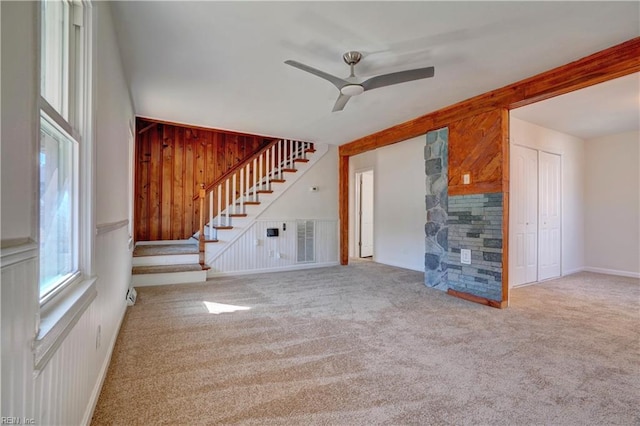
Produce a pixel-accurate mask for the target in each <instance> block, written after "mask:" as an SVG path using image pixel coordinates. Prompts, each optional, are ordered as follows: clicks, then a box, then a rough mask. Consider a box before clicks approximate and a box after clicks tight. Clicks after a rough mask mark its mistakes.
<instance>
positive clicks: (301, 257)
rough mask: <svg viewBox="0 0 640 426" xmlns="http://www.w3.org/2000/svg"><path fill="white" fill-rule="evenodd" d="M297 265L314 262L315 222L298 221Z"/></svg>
mask: <svg viewBox="0 0 640 426" xmlns="http://www.w3.org/2000/svg"><path fill="white" fill-rule="evenodd" d="M297 236H298V238H297V244H298V250H297V252H298V257H297V262H298V263H312V262H315V260H316V256H315V222H314V221H313V220H300V221H298V223H297Z"/></svg>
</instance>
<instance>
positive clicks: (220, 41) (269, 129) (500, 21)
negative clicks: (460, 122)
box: [112, 1, 640, 144]
mask: <svg viewBox="0 0 640 426" xmlns="http://www.w3.org/2000/svg"><path fill="white" fill-rule="evenodd" d="M112 10H113V17H114V21H115V24H116V29H117V33H118V40H119V44H120V48H121V52H122V57H123V63H124V68H125V74H126V77H127V80H128V82H129V84H130V88H131V93H132V97H133V101H134V105H135V111H136V114H138V115H141V116H147V117H154V118H158V119H164V120H169V121H175V122H182V123H188V124H194V125H202V126H208V127H215V128H223V129H229V130H236V131H241V132H248V133H256V134H263V135H272V136H278V137H285V138H297V139H302V140H307V141H314V142H321V143H330V144H343V143H346V142H349V141H351V140H353V139H356V138H359V137H362V136H365V135H368V134H370V133H373V132H376V131H378V130H382V129H384V128H387V127H390V126H393V125H396V124H398V123H401V122H403V121H407V120H410V119H412V118H415V117H418V116H420V115H423V114H426V113H428V112H431V111H435V110H437V109H439V108H442V107H445V106H447V105H450V104H453V103H455V102H458V101H461V100H464V99H467V98H469V97H472V96H475V95H478V94H481V93H484V92H487V91H489V90H493V89H496V88H499V87H502V86H505V85H507V84H510V83H513V82H515V81H518V80H521V79H523V78H526V77H530V76H532V75H535V74H538V73H540V72H543V71H546V70H549V69H551V68H554V67H557V66H560V65H563V64H566V63H568V62H571V61H573V60H576V59H579V58H581V57H584V56H586V55H588V54H591V53H594V52H597V51H600V50H602V49H605V48H608V47H610V46H613V45H616V44H618V43H621V42H623V41H626V40H629V39H631V38H634V37H638V36H640V2H635V1H633V2H576V1H570V2H482V1H473V2H427V1H425V2H363V1H358V2H268V1H262V2H202V1H200V2H179V1H173V2H149V1H144V2H133V1H132V2H114V3H112ZM349 50H359V51H361V52H363V53H364V55H365V57H364V59H363V60H362V62H361V63H360V64H359V65H358V66H356V75H357V76H359V77H360V78H362V79H366V78H368V77H371V76H374V75H379V74H383V73H388V72H394V71H401V70H405V69H410V68H418V67H426V66H431V65H433V66H435V68H436V73H435V77H434V78H431V79H426V80H419V81H414V82H409V83H403V84H400V85H396V86H390V87H385V88H380V89H376V90H373V91H370V92H366V93H364V94H362V95H361V96H358V97H354V98H352V99H351V100H350V102H349V103H348V104H347V106H346V108H345V109H344V111H342V112H337V113H332V112H331V108H332V107H333V103H334V102H335V99H336V98H337V96H338V90H337V89H336V88H335V87H334V86H332V85H331V84H330V83H329V82H327V81H325V80H322V79H320V78H318V77H316V76H313V75H311V74H308V73H305V72H303V71H300V70H298V69H295V68H292V67H290V66H287V65H285V64H284V63H283V62H284V61H285V60H287V59H293V60H296V61H299V62H303V63H305V64H308V65H310V66H312V67H315V68H319V69H321V70H323V71H326V72H328V73H330V74H334V75H337V76H339V77H346V76H347V75H348V67H347V66H346V65H345V64H344V63H343V62H342V58H341V55H342V53H344V52H346V51H349Z"/></svg>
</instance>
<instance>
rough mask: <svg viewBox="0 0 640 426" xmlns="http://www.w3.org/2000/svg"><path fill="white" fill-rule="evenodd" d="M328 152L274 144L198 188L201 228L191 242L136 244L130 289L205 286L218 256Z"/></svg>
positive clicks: (303, 145)
mask: <svg viewBox="0 0 640 426" xmlns="http://www.w3.org/2000/svg"><path fill="white" fill-rule="evenodd" d="M327 150H328V147H327V146H320V147H319V149H317V148H316V147H315V146H314V145H313V144H311V143H308V142H299V141H291V140H278V141H274V142H272V143H271V144H269V145H268V146H266V147H264V148H263V149H262V150H260V151H259V152H257V153H256V154H255V155H253V156H252V157H250V158H249V159H248V160H247V161H245V162H244V163H242V164H240V165H238V166H237V167H235V168H234V169H232V170H231V171H229V172H228V173H226V174H225V175H223V176H222V177H221V178H219V179H218V180H216V181H215V182H213V183H212V184H210V185H208V186H205V185H204V184H203V185H202V187H201V189H200V193H199V194H198V195H197V197H194V202H198V203H199V205H200V208H199V215H200V229H199V230H198V231H197V232H195V233H194V236H193V237H192V238H191V239H189V240H179V241H151V242H138V243H136V247H135V249H134V252H133V269H132V282H133V285H134V286H148V285H164V284H179V283H194V282H204V281H206V279H207V271H208V270H209V269H210V266H209V265H215V261H216V258H218V257H219V256H220V255H221V254H222V253H223V252H224V251H225V250H226V249H228V248H229V247H230V246H231V245H232V244H233V243H234V242H235V241H236V240H237V239H238V238H240V237H241V236H242V235H243V234H244V233H245V232H246V231H247V230H248V229H249V227H250V226H251V225H252V224H253V223H254V222H255V220H256V219H257V218H258V217H259V216H260V215H261V214H262V213H263V212H264V211H265V210H266V209H267V207H269V205H271V203H273V202H274V201H275V200H276V199H277V198H278V197H280V195H282V194H283V193H284V192H285V191H286V190H287V189H288V188H290V187H291V186H292V185H293V184H294V183H295V181H296V180H298V179H299V178H300V176H302V175H303V174H304V173H305V172H306V171H307V170H309V169H310V168H311V167H312V166H313V165H314V164H315V163H316V162H317V161H318V160H319V159H320V158H321V157H322V156H323V155H324V154H325V153H326V152H327Z"/></svg>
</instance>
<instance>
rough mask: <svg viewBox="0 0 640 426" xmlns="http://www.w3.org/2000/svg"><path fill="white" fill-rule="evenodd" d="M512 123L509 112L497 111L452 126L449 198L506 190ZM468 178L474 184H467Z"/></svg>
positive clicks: (465, 119)
mask: <svg viewBox="0 0 640 426" xmlns="http://www.w3.org/2000/svg"><path fill="white" fill-rule="evenodd" d="M508 120H509V113H508V111H507V110H506V109H496V110H493V111H489V112H485V113H482V114H478V115H474V116H471V117H466V118H463V119H462V120H458V121H455V122H453V123H451V124H449V195H466V194H484V193H488V192H501V191H502V190H503V187H504V186H503V183H504V182H505V179H508V175H506V174H505V171H506V168H505V162H506V160H507V159H506V158H505V155H504V153H503V150H504V146H505V144H508V141H507V140H506V136H507V131H508V130H507V129H508ZM507 154H508V153H507ZM464 174H469V175H470V178H471V183H470V184H467V185H465V184H463V180H462V176H463V175H464Z"/></svg>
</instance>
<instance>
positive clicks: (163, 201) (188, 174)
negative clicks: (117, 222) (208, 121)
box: [134, 118, 270, 241]
mask: <svg viewBox="0 0 640 426" xmlns="http://www.w3.org/2000/svg"><path fill="white" fill-rule="evenodd" d="M136 127H137V129H138V130H137V134H136V159H135V160H136V161H135V167H136V170H135V175H136V182H135V219H134V222H135V223H134V229H135V239H136V241H156V240H178V239H186V238H189V237H190V236H191V235H193V233H194V232H195V231H197V229H198V225H199V224H198V217H199V213H200V212H199V208H200V206H199V203H197V202H196V201H194V200H193V196H194V195H196V194H197V191H198V189H199V188H200V185H201V184H202V183H204V184H205V185H208V184H210V183H212V182H213V181H214V180H215V179H217V178H218V177H220V176H221V175H223V174H224V173H225V172H227V171H228V170H229V169H231V168H232V167H234V166H235V165H237V164H238V163H241V162H243V161H244V160H245V159H246V158H248V157H250V156H251V155H252V154H254V153H255V152H256V151H258V150H259V149H260V148H262V147H263V146H265V145H266V144H268V143H269V142H270V139H269V138H265V137H262V136H253V135H243V134H237V133H229V132H222V131H218V130H213V129H203V128H195V127H188V126H180V125H174V124H168V123H153V122H149V121H147V120H144V119H141V118H139V119H138V120H137V123H136Z"/></svg>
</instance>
